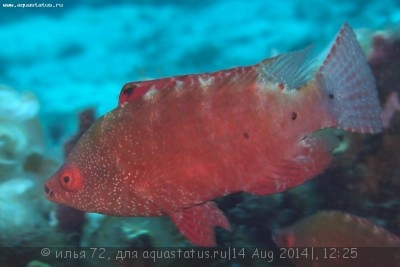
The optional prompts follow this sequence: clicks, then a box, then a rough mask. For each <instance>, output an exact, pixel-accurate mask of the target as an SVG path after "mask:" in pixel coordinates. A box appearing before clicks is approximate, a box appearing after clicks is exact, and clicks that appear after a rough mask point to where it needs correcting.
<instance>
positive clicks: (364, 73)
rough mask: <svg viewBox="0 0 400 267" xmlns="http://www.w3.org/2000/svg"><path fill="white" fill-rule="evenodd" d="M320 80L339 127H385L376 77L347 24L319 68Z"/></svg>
mask: <svg viewBox="0 0 400 267" xmlns="http://www.w3.org/2000/svg"><path fill="white" fill-rule="evenodd" d="M317 79H318V82H319V83H320V86H321V90H322V97H323V101H324V104H325V106H326V107H327V109H328V110H330V111H331V112H332V115H333V116H334V118H335V121H336V123H337V124H336V125H334V127H337V128H339V129H343V130H348V131H353V132H360V133H377V132H380V131H381V130H382V122H381V119H380V114H381V107H380V104H379V100H378V96H377V91H376V86H375V81H374V77H373V76H372V73H371V70H370V68H369V66H368V63H367V60H366V58H365V56H364V54H363V52H362V50H361V47H360V46H359V44H358V42H357V39H356V36H355V34H354V33H353V31H352V29H351V28H350V26H349V25H348V24H346V23H345V24H343V26H342V28H341V29H340V31H339V33H338V34H337V36H336V38H335V40H334V42H333V44H332V45H331V46H330V47H329V51H328V53H327V56H326V58H325V60H324V61H323V64H322V66H321V68H320V69H319V71H318V72H317Z"/></svg>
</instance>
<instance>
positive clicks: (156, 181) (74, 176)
mask: <svg viewBox="0 0 400 267" xmlns="http://www.w3.org/2000/svg"><path fill="white" fill-rule="evenodd" d="M379 114H380V107H379V103H378V99H377V95H376V92H375V84H374V79H373V77H372V75H371V72H370V70H369V68H368V66H367V63H366V60H365V58H364V56H363V54H362V51H361V49H360V47H359V45H358V43H357V41H356V39H355V36H354V34H353V32H352V31H351V29H350V27H349V26H348V25H347V24H345V25H344V26H343V27H342V29H341V30H340V32H339V33H338V36H337V37H336V39H335V41H334V43H333V45H332V46H331V47H330V49H329V50H328V52H327V53H325V55H324V58H322V60H321V62H320V63H319V65H316V63H315V60H313V59H312V58H311V57H310V56H309V53H308V50H303V51H299V52H293V53H289V54H283V55H280V56H277V57H274V58H271V59H267V60H264V61H262V62H261V63H259V64H257V65H254V66H249V67H239V68H233V69H229V70H224V71H219V72H215V73H208V74H200V75H187V76H177V77H172V78H165V79H159V80H153V81H144V82H133V83H128V84H126V85H125V86H124V88H123V90H122V91H121V95H120V102H119V106H118V107H117V108H116V109H114V110H112V111H110V112H109V113H107V114H105V115H104V116H103V117H101V118H100V119H99V120H98V121H97V122H96V123H95V124H94V125H93V126H92V127H91V128H90V129H89V130H88V131H87V132H86V133H85V134H84V136H83V137H82V138H81V139H80V140H79V142H78V144H77V145H76V146H75V148H74V149H73V150H72V152H71V153H70V155H69V156H68V158H67V160H66V162H65V164H64V165H63V166H62V167H61V168H60V170H59V171H57V172H56V173H55V174H54V175H53V176H52V177H51V179H50V180H49V181H48V182H47V183H46V185H45V191H46V194H47V197H48V199H49V200H51V201H54V202H58V203H61V204H65V205H70V206H73V207H75V208H77V209H81V210H84V211H90V212H99V213H104V214H108V215H117V216H159V215H167V216H169V217H170V218H171V219H172V220H173V222H174V223H175V225H176V226H177V227H178V229H179V230H180V231H181V233H182V234H183V235H185V236H186V237H187V238H188V239H189V240H190V241H191V242H192V243H194V244H198V245H203V246H211V245H214V244H215V239H214V233H213V231H214V227H215V226H220V227H223V228H225V229H229V222H228V220H227V219H226V218H225V216H224V215H223V213H222V212H221V211H220V210H219V209H218V208H217V207H216V206H215V204H213V202H211V200H212V199H215V198H217V197H220V196H223V195H226V194H230V193H233V192H238V191H246V192H249V193H253V194H257V195H265V194H272V193H276V192H280V191H283V190H285V189H287V188H290V187H293V186H297V185H299V184H302V183H303V182H304V181H306V180H307V179H310V178H311V177H313V176H315V175H316V174H318V173H320V172H322V171H323V170H324V169H325V168H326V167H327V166H328V164H329V163H330V161H331V152H332V150H333V149H334V148H335V147H336V146H337V142H338V140H337V139H336V136H335V135H334V134H333V131H330V130H326V128H339V129H344V130H352V131H357V132H363V133H375V132H378V131H380V130H381V122H380V119H379ZM323 129H325V130H323Z"/></svg>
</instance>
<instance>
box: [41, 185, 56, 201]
mask: <svg viewBox="0 0 400 267" xmlns="http://www.w3.org/2000/svg"><path fill="white" fill-rule="evenodd" d="M43 189H44V192H45V193H46V198H47V199H48V200H52V199H54V191H53V190H51V188H50V187H49V186H48V184H47V183H46V184H45V185H44V186H43Z"/></svg>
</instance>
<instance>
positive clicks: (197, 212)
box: [168, 201, 230, 247]
mask: <svg viewBox="0 0 400 267" xmlns="http://www.w3.org/2000/svg"><path fill="white" fill-rule="evenodd" d="M168 215H169V217H170V218H171V220H172V221H173V222H174V224H175V225H176V227H177V228H178V230H179V231H180V232H181V233H182V234H183V235H184V236H185V237H186V238H187V239H188V240H189V241H190V242H192V243H193V244H195V245H199V246H205V247H211V246H215V235H214V227H215V226H219V227H222V228H224V229H226V230H230V224H229V221H228V219H227V218H226V217H225V215H224V214H223V212H222V211H221V210H220V209H218V208H217V206H216V205H215V204H214V202H211V201H209V202H206V203H204V204H201V205H197V206H193V207H190V208H186V209H183V210H180V211H176V212H173V213H170V214H168Z"/></svg>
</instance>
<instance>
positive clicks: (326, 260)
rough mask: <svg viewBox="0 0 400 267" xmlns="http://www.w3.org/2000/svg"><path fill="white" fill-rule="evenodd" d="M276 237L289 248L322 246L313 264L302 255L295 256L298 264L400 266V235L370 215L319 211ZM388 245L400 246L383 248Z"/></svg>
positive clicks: (277, 242)
mask: <svg viewBox="0 0 400 267" xmlns="http://www.w3.org/2000/svg"><path fill="white" fill-rule="evenodd" d="M273 240H274V242H275V244H276V245H277V246H279V247H285V248H294V247H297V248H306V247H308V248H311V247H312V248H322V249H319V250H317V251H318V252H319V253H315V255H314V262H313V265H312V264H311V262H310V259H308V260H307V259H306V258H305V257H299V258H297V259H296V258H293V259H292V261H293V262H294V263H295V264H296V266H324V267H328V266H335V267H338V266H342V267H344V266H348V267H356V266H361V267H365V266H393V267H394V266H400V238H399V237H397V236H395V235H394V234H392V233H390V232H388V231H386V230H385V229H383V228H382V227H380V226H378V225H375V224H374V223H372V222H370V221H369V220H367V219H364V218H360V217H357V216H354V215H351V214H347V213H343V212H337V211H322V212H319V213H317V214H315V215H313V216H311V217H309V218H305V219H303V220H301V221H300V222H298V223H296V224H294V225H292V226H289V227H286V228H283V229H280V230H276V231H274V233H273ZM388 247H392V248H393V247H397V249H382V248H388ZM340 248H349V250H348V251H347V250H341V249H340ZM350 248H353V249H350ZM361 248H366V249H361ZM317 254H318V256H317ZM316 257H318V258H319V261H315V259H316ZM347 257H348V258H347ZM318 263H319V265H318Z"/></svg>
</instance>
